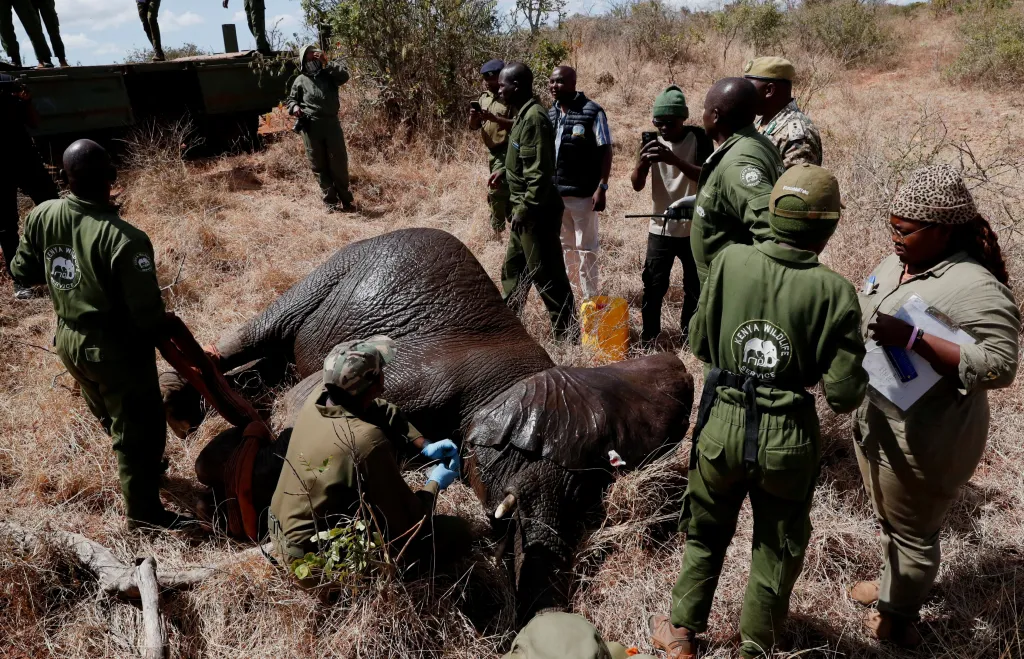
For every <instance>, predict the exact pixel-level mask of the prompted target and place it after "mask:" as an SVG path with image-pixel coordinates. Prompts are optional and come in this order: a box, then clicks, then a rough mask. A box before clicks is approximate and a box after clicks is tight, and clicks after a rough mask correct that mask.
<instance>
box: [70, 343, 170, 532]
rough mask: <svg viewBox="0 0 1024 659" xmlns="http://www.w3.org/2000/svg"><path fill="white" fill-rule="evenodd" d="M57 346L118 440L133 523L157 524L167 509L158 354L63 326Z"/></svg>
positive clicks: (91, 407) (119, 463) (123, 485)
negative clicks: (162, 481)
mask: <svg viewBox="0 0 1024 659" xmlns="http://www.w3.org/2000/svg"><path fill="white" fill-rule="evenodd" d="M56 344H57V355H58V356H59V357H60V360H61V361H62V362H63V363H64V368H66V369H67V370H68V373H70V374H71V376H72V377H74V378H75V380H77V381H78V384H79V385H81V388H82V397H83V398H85V402H86V404H87V405H88V406H89V410H90V411H92V413H93V414H94V415H95V416H96V418H97V419H99V420H100V423H102V424H103V426H104V428H106V429H107V431H108V432H109V433H110V436H111V438H112V439H113V440H114V442H113V448H114V453H116V454H117V471H118V478H119V479H120V481H121V494H122V496H123V497H124V502H125V510H126V513H127V516H128V518H129V519H133V520H140V521H147V520H152V519H154V518H155V517H156V516H157V515H158V514H159V513H160V512H161V510H162V509H163V505H162V504H161V503H160V476H161V475H162V473H163V464H162V458H163V454H164V442H165V440H166V435H167V423H166V421H165V417H164V409H163V402H162V399H161V397H160V385H159V384H158V382H157V369H156V354H155V350H154V348H153V347H149V348H148V349H144V348H142V347H137V348H125V347H124V342H123V341H114V340H112V339H110V337H104V336H103V332H102V331H101V330H94V331H91V332H89V333H82V332H78V331H75V330H72V329H70V328H68V327H65V326H64V325H63V324H61V325H59V326H58V329H57V339H56Z"/></svg>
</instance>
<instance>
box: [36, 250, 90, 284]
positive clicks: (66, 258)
mask: <svg viewBox="0 0 1024 659" xmlns="http://www.w3.org/2000/svg"><path fill="white" fill-rule="evenodd" d="M43 258H44V260H45V262H46V272H47V273H49V276H50V284H52V285H53V287H54V288H56V289H57V290H61V291H69V290H71V289H72V288H74V287H75V286H78V283H79V282H80V281H82V273H81V271H80V270H79V269H78V258H77V257H75V250H74V249H73V248H72V247H71V246H70V245H54V246H52V247H50V248H49V249H47V250H46V252H44V253H43Z"/></svg>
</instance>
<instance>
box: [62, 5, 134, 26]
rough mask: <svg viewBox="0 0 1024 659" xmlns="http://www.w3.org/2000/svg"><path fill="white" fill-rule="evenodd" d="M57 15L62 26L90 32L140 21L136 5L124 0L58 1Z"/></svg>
mask: <svg viewBox="0 0 1024 659" xmlns="http://www.w3.org/2000/svg"><path fill="white" fill-rule="evenodd" d="M57 14H58V15H59V16H60V23H61V26H63V27H79V28H85V29H86V30H87V31H89V32H93V31H98V30H107V29H109V28H112V27H119V26H121V25H124V24H125V23H127V22H129V21H132V20H135V21H138V20H139V18H138V16H139V14H138V10H137V9H136V8H135V3H134V2H131V3H128V2H124V1H123V0H57Z"/></svg>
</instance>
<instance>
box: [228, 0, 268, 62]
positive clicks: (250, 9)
mask: <svg viewBox="0 0 1024 659" xmlns="http://www.w3.org/2000/svg"><path fill="white" fill-rule="evenodd" d="M222 6H223V7H224V9H227V8H228V0H224V2H223V3H222ZM242 8H243V9H245V20H246V22H247V23H248V24H249V32H252V37H253V39H255V40H256V50H257V51H259V53H260V54H261V55H270V54H272V53H273V51H272V50H271V49H270V42H269V41H267V16H266V12H267V7H266V3H265V2H264V0H245V1H244V2H243V3H242Z"/></svg>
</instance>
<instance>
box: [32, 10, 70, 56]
mask: <svg viewBox="0 0 1024 659" xmlns="http://www.w3.org/2000/svg"><path fill="white" fill-rule="evenodd" d="M32 4H33V5H34V6H35V8H36V11H38V12H39V18H40V20H42V22H43V25H44V26H46V33H47V34H49V35H50V44H52V45H53V54H54V55H56V56H57V59H58V60H60V61H61V62H63V61H64V60H66V59H67V54H66V53H65V52H64V42H63V41H61V38H60V21H59V20H58V19H57V6H56V5H55V4H54V2H53V0H32Z"/></svg>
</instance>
